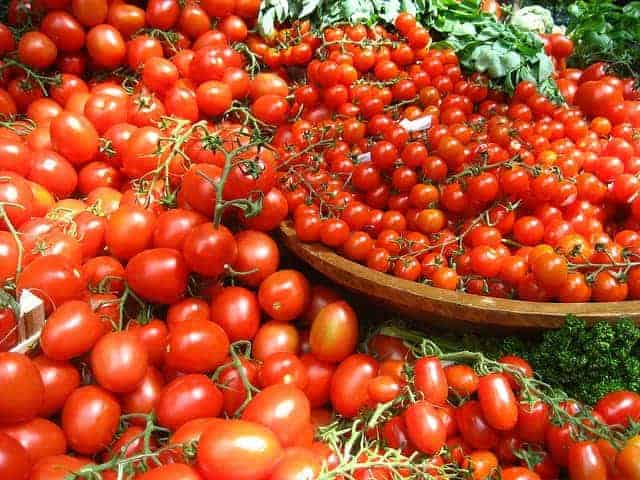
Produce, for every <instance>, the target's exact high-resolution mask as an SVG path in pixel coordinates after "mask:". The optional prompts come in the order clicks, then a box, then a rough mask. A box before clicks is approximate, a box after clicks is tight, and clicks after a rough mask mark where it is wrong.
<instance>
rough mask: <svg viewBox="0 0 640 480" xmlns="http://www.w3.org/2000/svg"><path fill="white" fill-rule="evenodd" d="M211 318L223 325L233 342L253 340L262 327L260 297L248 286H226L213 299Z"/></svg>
mask: <svg viewBox="0 0 640 480" xmlns="http://www.w3.org/2000/svg"><path fill="white" fill-rule="evenodd" d="M211 319H212V320H213V321H214V322H216V323H217V324H218V325H220V326H221V327H222V329H223V330H224V331H225V332H226V334H227V335H228V337H229V340H230V341H231V342H235V341H237V340H251V339H253V337H255V335H256V333H257V332H258V328H259V327H260V304H259V303H258V298H257V296H256V294H255V293H253V292H251V291H250V290H247V289H246V288H242V287H227V288H224V289H222V290H220V291H219V292H217V293H216V294H215V296H214V297H213V298H212V300H211Z"/></svg>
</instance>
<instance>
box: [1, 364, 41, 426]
mask: <svg viewBox="0 0 640 480" xmlns="http://www.w3.org/2000/svg"><path fill="white" fill-rule="evenodd" d="M0 393H1V395H0V407H1V408H0V424H3V423H14V422H20V421H27V420H31V419H32V418H34V417H35V416H36V415H37V413H38V412H39V411H40V408H42V403H43V401H44V386H43V383H42V379H41V378H40V373H39V372H38V369H37V367H36V366H35V364H34V363H33V362H32V361H31V360H30V359H29V358H28V357H26V356H25V355H23V354H19V353H12V352H0Z"/></svg>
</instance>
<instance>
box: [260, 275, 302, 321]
mask: <svg viewBox="0 0 640 480" xmlns="http://www.w3.org/2000/svg"><path fill="white" fill-rule="evenodd" d="M310 299H311V287H310V285H309V281H308V280H307V279H306V278H305V276H304V275H303V274H301V273H300V272H297V271H295V270H280V271H277V272H274V273H273V274H271V275H269V276H268V277H267V278H266V279H265V280H264V281H263V282H262V283H261V284H260V288H259V290H258V301H259V302H260V306H261V307H262V309H263V310H264V311H265V313H267V315H269V316H270V317H271V318H273V319H274V320H280V321H291V320H294V319H296V318H298V317H300V316H301V315H302V314H303V313H304V311H305V309H306V308H307V305H308V304H309V301H310Z"/></svg>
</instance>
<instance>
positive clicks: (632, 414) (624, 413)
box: [594, 390, 640, 428]
mask: <svg viewBox="0 0 640 480" xmlns="http://www.w3.org/2000/svg"><path fill="white" fill-rule="evenodd" d="M594 411H595V412H596V413H599V414H600V415H601V416H602V418H603V420H604V422H605V423H607V424H608V425H622V426H623V427H625V428H626V427H628V426H629V423H630V422H631V421H633V422H638V420H640V395H638V394H637V393H635V392H628V391H622V390H621V391H617V392H611V393H608V394H607V395H605V396H604V397H602V398H601V399H600V400H599V401H598V403H596V405H595V407H594Z"/></svg>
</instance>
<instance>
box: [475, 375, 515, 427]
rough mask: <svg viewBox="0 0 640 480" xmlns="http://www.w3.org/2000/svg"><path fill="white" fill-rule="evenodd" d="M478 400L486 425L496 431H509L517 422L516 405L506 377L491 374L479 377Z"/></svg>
mask: <svg viewBox="0 0 640 480" xmlns="http://www.w3.org/2000/svg"><path fill="white" fill-rule="evenodd" d="M478 399H479V400H480V406H481V408H482V414H483V416H484V418H486V420H487V423H488V424H489V425H490V426H491V427H492V428H495V429H496V430H511V429H512V428H514V427H515V426H516V424H517V422H518V405H517V402H516V398H515V395H514V394H513V390H512V389H511V386H510V385H509V380H508V379H507V377H506V376H504V375H502V374H500V373H491V374H489V375H485V376H483V377H480V383H479V384H478Z"/></svg>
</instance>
